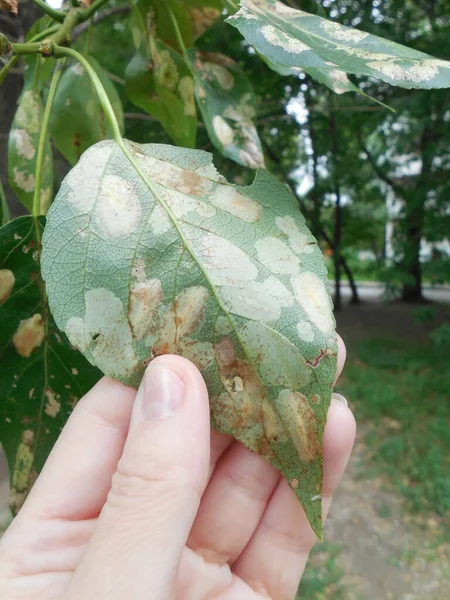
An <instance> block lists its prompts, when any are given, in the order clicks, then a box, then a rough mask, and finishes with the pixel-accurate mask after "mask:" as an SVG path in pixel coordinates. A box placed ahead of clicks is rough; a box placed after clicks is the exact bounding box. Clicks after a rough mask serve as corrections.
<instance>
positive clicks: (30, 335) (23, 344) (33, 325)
mask: <svg viewBox="0 0 450 600" xmlns="http://www.w3.org/2000/svg"><path fill="white" fill-rule="evenodd" d="M44 335H45V328H44V321H43V319H42V315H41V314H40V313H36V314H35V315H33V316H32V317H30V318H29V319H25V320H24V321H21V322H20V324H19V327H18V328H17V331H16V333H15V334H14V336H13V339H12V343H13V345H14V348H15V349H16V351H17V354H20V356H23V357H24V358H28V357H29V356H30V354H31V353H32V352H33V350H34V349H35V348H38V347H39V346H40V345H41V344H42V341H43V339H44Z"/></svg>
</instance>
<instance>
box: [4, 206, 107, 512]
mask: <svg viewBox="0 0 450 600" xmlns="http://www.w3.org/2000/svg"><path fill="white" fill-rule="evenodd" d="M44 222H45V220H44V217H41V218H39V220H34V219H33V218H32V217H30V216H27V217H20V218H19V219H16V220H15V221H11V222H10V223H8V224H7V225H5V226H4V227H2V228H1V229H0V256H1V259H0V357H1V365H2V385H1V386H0V406H1V407H2V410H1V416H0V442H1V443H2V445H3V448H4V450H5V453H6V456H7V459H8V463H9V468H10V473H11V504H12V508H13V510H14V511H17V510H18V509H19V508H20V506H21V505H22V503H23V501H24V499H25V496H26V494H27V493H28V491H29V488H30V487H31V485H32V484H33V482H34V480H35V479H36V476H37V474H38V473H39V471H40V470H41V468H42V466H43V464H44V462H45V460H46V458H47V456H48V454H49V452H50V450H51V449H52V447H53V445H54V443H55V441H56V439H57V437H58V435H59V433H60V431H61V428H62V426H63V425H64V423H65V421H66V419H67V417H68V415H69V413H70V412H71V410H72V409H73V406H74V405H75V403H76V402H77V400H78V399H79V398H80V397H81V396H82V395H83V394H84V393H85V392H86V391H87V390H88V389H89V388H90V387H91V386H92V385H93V384H94V383H95V382H96V381H97V380H98V378H99V376H100V374H99V372H98V371H97V369H94V368H93V367H92V366H91V365H89V363H88V362H87V361H86V360H85V358H84V357H83V356H82V355H81V354H80V353H79V352H77V351H76V350H75V349H74V348H72V347H71V346H70V344H69V343H68V341H67V339H66V337H65V336H64V335H62V334H61V333H60V332H58V330H57V329H56V326H55V324H54V321H53V319H52V317H51V316H50V313H49V310H48V306H47V302H46V296H45V289H44V284H43V281H42V279H41V277H40V273H39V239H40V236H41V234H42V229H43V226H44Z"/></svg>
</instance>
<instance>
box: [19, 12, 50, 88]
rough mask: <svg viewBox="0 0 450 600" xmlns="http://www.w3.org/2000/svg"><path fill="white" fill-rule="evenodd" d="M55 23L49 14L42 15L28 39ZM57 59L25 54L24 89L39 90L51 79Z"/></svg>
mask: <svg viewBox="0 0 450 600" xmlns="http://www.w3.org/2000/svg"><path fill="white" fill-rule="evenodd" d="M53 23H54V21H53V19H52V18H51V17H48V16H44V17H41V18H40V19H38V20H37V21H35V22H34V23H33V25H32V26H31V27H30V29H29V30H28V33H27V35H26V41H27V42H29V41H30V40H31V39H32V38H33V37H34V36H36V35H38V34H39V33H42V32H43V31H44V30H45V29H48V28H49V27H50V26H51V25H52V24H53ZM55 62H56V60H55V59H54V58H49V57H46V58H43V57H42V56H41V55H40V54H25V55H24V56H23V64H24V82H23V89H24V90H26V89H27V88H29V87H34V88H35V89H37V90H38V91H42V88H43V87H44V86H45V84H46V83H48V81H49V80H50V77H51V75H52V73H53V70H54V68H55Z"/></svg>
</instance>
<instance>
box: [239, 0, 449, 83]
mask: <svg viewBox="0 0 450 600" xmlns="http://www.w3.org/2000/svg"><path fill="white" fill-rule="evenodd" d="M228 22H229V23H230V24H231V25H233V26H234V27H236V28H237V29H238V30H239V31H240V32H241V33H242V35H243V36H244V37H245V39H246V40H247V42H248V43H249V44H252V45H253V46H254V47H255V49H256V50H257V51H258V52H260V53H261V54H262V55H263V56H265V57H267V58H268V59H269V60H271V61H273V62H275V63H278V64H280V65H283V66H285V67H300V68H302V69H309V68H313V69H328V70H335V69H337V70H340V71H344V72H346V73H356V74H359V75H370V76H372V77H376V78H377V79H381V80H383V81H386V82H387V83H390V84H392V85H398V86H400V87H404V88H424V89H431V88H443V87H449V86H450V62H448V61H445V60H439V59H436V58H433V57H432V56H429V55H428V54H424V53H423V52H418V51H417V50H412V49H410V48H407V47H406V46H402V45H400V44H397V43H395V42H391V41H390V40H385V39H383V38H380V37H377V36H374V35H371V34H369V33H365V32H364V31H359V30H358V29H353V28H351V27H345V26H343V25H340V24H339V23H336V22H334V21H330V20H328V19H324V18H322V17H318V16H315V15H311V14H309V13H307V12H304V11H301V10H296V9H294V8H291V7H289V6H286V5H285V4H283V3H281V2H278V0H241V8H240V10H239V11H238V12H237V13H236V14H235V15H232V16H231V17H229V18H228Z"/></svg>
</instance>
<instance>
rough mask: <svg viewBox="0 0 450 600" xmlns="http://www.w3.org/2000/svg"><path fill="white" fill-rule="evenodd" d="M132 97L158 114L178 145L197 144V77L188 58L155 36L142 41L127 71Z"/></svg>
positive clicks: (138, 104)
mask: <svg viewBox="0 0 450 600" xmlns="http://www.w3.org/2000/svg"><path fill="white" fill-rule="evenodd" d="M125 90H126V92H127V95H128V97H129V98H130V100H131V101H132V102H133V104H136V106H139V107H140V108H142V109H143V110H145V111H146V112H147V113H149V114H150V115H153V116H154V117H156V118H157V119H158V120H159V121H160V122H161V124H162V125H163V127H164V129H165V130H166V131H167V133H168V134H169V135H170V137H171V138H172V139H173V141H174V142H175V143H176V144H179V145H180V146H186V147H188V148H192V147H193V146H195V137H196V131H197V111H196V107H195V97H194V80H193V77H192V73H191V71H190V69H189V67H188V65H187V64H186V62H185V61H184V59H183V58H182V57H181V56H180V55H179V54H177V53H176V52H175V51H174V50H172V49H171V48H170V47H169V46H167V45H166V44H163V43H162V42H160V41H159V40H154V39H153V38H152V39H151V40H150V41H149V43H148V44H142V46H141V48H140V49H139V51H138V52H137V54H136V55H135V56H134V57H133V59H132V60H131V62H130V64H129V65H128V67H127V70H126V73H125Z"/></svg>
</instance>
